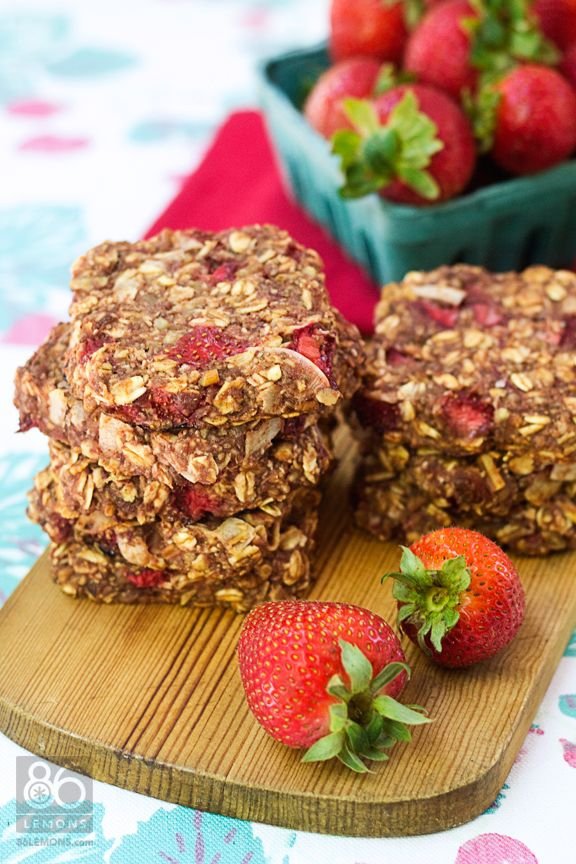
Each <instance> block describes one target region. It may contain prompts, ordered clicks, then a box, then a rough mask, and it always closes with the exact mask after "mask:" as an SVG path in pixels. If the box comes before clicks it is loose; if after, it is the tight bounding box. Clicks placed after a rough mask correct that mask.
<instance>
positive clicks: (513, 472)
mask: <svg viewBox="0 0 576 864" xmlns="http://www.w3.org/2000/svg"><path fill="white" fill-rule="evenodd" d="M375 323H376V332H375V337H374V340H373V342H372V344H371V345H370V346H369V348H368V363H367V369H366V373H365V376H364V381H363V388H362V390H361V391H360V392H359V393H358V394H357V396H356V397H355V400H354V404H355V409H356V419H357V421H358V435H359V438H360V441H361V450H362V457H361V464H360V468H359V471H358V475H357V478H356V484H355V490H354V498H355V512H356V521H357V523H358V524H359V525H360V526H361V527H363V528H366V529H368V530H369V531H371V532H372V533H373V534H375V535H376V536H377V537H379V538H381V539H391V538H393V539H394V540H395V541H397V542H407V543H410V542H412V541H413V540H415V539H416V538H417V537H419V536H421V535H422V534H424V533H426V532H428V531H431V530H433V529H435V528H440V527H443V526H447V525H452V524H456V525H460V526H463V527H471V528H475V529H477V530H478V531H481V532H483V533H484V534H487V535H488V536H489V537H491V538H492V539H494V540H495V541H496V542H498V543H499V544H500V545H502V546H505V547H508V548H509V549H512V550H515V551H517V552H520V553H523V554H530V555H544V554H546V553H548V552H552V551H556V550H561V549H566V548H574V547H576V353H575V349H576V274H574V273H571V272H567V271H553V270H550V269H548V268H546V267H532V268H530V269H528V270H525V271H524V272H523V273H519V274H518V273H505V274H492V273H489V272H487V271H486V270H484V269H481V268H479V267H472V266H466V265H459V266H453V267H441V268H439V269H437V270H435V271H433V272H430V273H417V272H414V273H409V274H407V276H406V277H405V279H404V281H403V282H401V283H399V284H392V285H387V286H385V288H384V289H383V292H382V297H381V300H380V303H379V304H378V307H377V310H376V322H375Z"/></svg>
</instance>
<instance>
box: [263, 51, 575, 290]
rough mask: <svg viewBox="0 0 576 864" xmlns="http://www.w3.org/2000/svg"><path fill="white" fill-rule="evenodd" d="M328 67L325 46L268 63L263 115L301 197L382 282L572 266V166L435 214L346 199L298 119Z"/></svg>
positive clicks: (477, 194)
mask: <svg viewBox="0 0 576 864" xmlns="http://www.w3.org/2000/svg"><path fill="white" fill-rule="evenodd" d="M328 62H329V61H328V54H327V51H326V48H325V46H322V47H319V48H315V49H308V50H300V51H293V52H290V53H289V54H284V55H282V56H279V57H277V58H274V59H272V60H269V61H268V62H267V63H266V64H265V65H264V66H263V69H262V88H261V94H262V107H263V110H264V113H265V116H266V120H267V125H268V129H269V131H270V134H271V137H272V140H273V142H274V145H275V147H276V150H277V152H278V155H279V157H280V162H281V165H282V167H283V170H284V174H285V176H286V179H287V181H288V184H289V187H291V189H292V192H293V194H294V196H295V198H296V199H297V200H298V201H299V202H300V203H301V204H302V205H303V206H304V208H305V209H306V210H307V211H308V212H309V213H310V214H311V215H312V216H313V217H314V218H315V219H316V220H318V221H319V222H320V223H322V224H323V225H325V226H326V227H327V228H328V230H329V231H330V233H331V234H332V235H333V236H334V237H335V238H336V240H338V241H339V242H340V244H341V245H342V246H343V247H345V248H346V249H347V250H348V251H349V253H350V254H351V255H352V257H353V258H355V259H356V260H357V261H359V262H360V263H361V264H362V265H363V266H364V267H365V268H366V269H367V270H368V272H369V273H371V274H372V276H373V277H374V278H375V279H376V281H377V282H379V283H383V282H387V281H390V280H395V279H401V278H402V277H403V276H404V274H405V273H406V272H407V271H408V270H429V269H431V268H433V267H437V266H439V265H440V264H453V263H455V262H462V261H464V262H468V263H470V264H482V265H484V266H485V267H488V268H489V269H491V270H495V271H503V270H521V269H523V268H524V267H527V266H528V265H529V264H548V265H550V266H552V267H566V266H569V265H570V264H571V262H572V261H573V260H574V258H575V257H576V160H574V159H573V160H570V161H567V162H564V163H562V164H561V165H558V166H556V167H554V168H551V169H549V170H548V171H543V172H541V173H539V174H536V175H533V176H531V177H520V178H513V179H505V180H503V181H501V182H495V183H492V184H491V185H487V186H484V187H482V188H478V189H476V190H475V191H472V192H470V193H468V194H466V195H462V196H460V197H459V198H455V199H453V200H452V201H447V202H446V203H444V204H437V205H433V206H429V207H421V208H418V207H409V206H405V205H398V204H391V203H388V202H386V201H384V200H383V199H382V198H380V197H379V196H378V195H368V196H366V197H365V198H361V199H357V200H354V201H345V200H343V199H342V198H341V197H340V195H339V193H338V188H339V186H340V185H341V183H342V177H341V174H340V169H339V165H338V159H337V158H336V157H335V156H333V155H332V154H331V152H330V143H329V142H328V141H326V140H324V139H323V138H322V137H321V136H320V135H319V134H318V133H316V132H315V131H314V130H313V129H312V128H311V127H310V126H309V124H308V123H307V122H306V120H305V119H304V117H303V115H302V114H301V112H300V110H299V107H300V106H301V104H302V102H303V100H304V98H305V95H306V93H307V92H308V90H309V88H310V87H311V85H312V83H313V82H314V81H315V79H316V77H317V76H318V75H319V73H320V72H321V71H322V70H323V69H325V68H327V66H328Z"/></svg>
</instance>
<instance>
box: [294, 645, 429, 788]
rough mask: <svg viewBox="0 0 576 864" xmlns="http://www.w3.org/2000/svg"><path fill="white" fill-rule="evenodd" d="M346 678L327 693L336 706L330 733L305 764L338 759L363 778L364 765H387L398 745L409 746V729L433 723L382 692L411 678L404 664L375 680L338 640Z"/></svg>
mask: <svg viewBox="0 0 576 864" xmlns="http://www.w3.org/2000/svg"><path fill="white" fill-rule="evenodd" d="M339 646H340V656H341V660H342V668H343V669H344V672H345V673H346V677H347V679H348V682H347V683H346V682H345V681H344V679H343V678H342V676H340V675H333V676H332V678H331V679H330V681H329V682H328V685H327V688H326V689H327V692H328V693H329V694H330V695H331V696H333V697H335V699H336V700H337V701H335V702H334V704H333V705H332V706H331V707H330V732H329V733H328V734H327V735H325V736H324V737H323V738H320V739H319V740H318V741H316V742H315V743H314V744H313V745H312V746H311V747H310V748H309V749H308V750H307V751H306V753H305V754H304V756H303V757H302V761H303V762H324V761H326V760H327V759H333V758H334V757H336V758H337V759H339V760H340V762H342V763H343V764H344V765H346V766H347V767H348V768H350V769H351V770H352V771H356V772H357V773H359V774H364V773H366V772H367V771H368V770H369V769H368V768H367V766H366V764H365V760H373V761H375V762H385V761H386V760H387V759H388V753H387V751H388V750H389V749H390V748H391V747H393V746H394V744H395V743H396V742H397V741H410V739H411V735H410V730H409V728H408V726H417V725H422V724H423V723H429V722H430V720H429V718H428V717H426V716H425V711H424V709H423V708H422V707H420V706H419V705H402V704H401V703H400V702H397V701H396V699H393V698H392V697H391V696H387V695H386V694H383V693H382V692H381V691H382V690H383V689H384V687H386V685H387V684H389V683H390V682H391V681H393V680H394V679H395V678H396V677H397V676H398V675H400V674H401V673H403V672H405V673H406V674H407V675H408V676H409V675H410V668H409V666H407V665H406V663H400V662H394V663H389V664H388V665H387V666H385V667H384V669H382V670H381V671H380V672H379V673H378V675H376V676H374V673H373V669H372V664H371V663H370V661H369V660H368V658H367V657H366V656H365V655H364V654H363V652H362V651H361V650H360V648H358V647H357V646H356V645H352V644H351V643H350V642H346V641H345V640H344V639H340V640H339Z"/></svg>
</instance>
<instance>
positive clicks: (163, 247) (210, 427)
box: [15, 226, 364, 611]
mask: <svg viewBox="0 0 576 864" xmlns="http://www.w3.org/2000/svg"><path fill="white" fill-rule="evenodd" d="M72 287H73V291H74V299H73V303H72V307H71V315H72V320H71V322H70V323H69V324H60V325H57V327H55V328H54V330H53V331H52V333H51V334H50V336H49V338H48V340H47V341H46V342H45V343H44V345H42V346H40V348H39V349H38V350H37V351H36V353H35V354H34V355H33V357H31V358H30V360H29V361H28V363H26V364H25V366H23V367H21V368H20V369H19V370H18V373H17V376H16V396H15V402H16V405H17V407H18V409H19V413H20V424H21V429H22V430H26V429H29V428H32V427H38V428H39V429H40V430H41V431H42V432H44V434H46V435H48V437H49V438H50V458H51V462H50V465H49V466H48V468H46V469H45V470H44V471H42V472H40V474H39V475H38V477H37V478H36V482H35V487H34V490H33V491H32V493H31V496H30V509H29V515H30V516H31V518H32V519H33V520H34V521H36V522H38V523H39V524H41V525H42V527H43V528H44V530H46V532H47V533H48V534H49V536H50V538H51V540H52V542H53V546H52V552H51V556H52V562H53V572H54V577H55V579H56V581H57V582H58V584H60V585H61V586H62V587H63V588H64V590H65V591H66V592H67V593H68V594H71V595H74V596H79V597H80V596H88V597H90V598H91V599H94V600H101V601H104V602H108V603H109V602H113V601H119V602H151V601H158V600H159V601H166V602H178V603H181V604H187V603H191V604H198V603H199V604H200V605H209V604H217V605H227V606H231V607H232V608H234V609H236V610H238V611H245V610H246V609H248V608H250V606H251V605H252V604H253V603H256V602H259V601H261V600H263V599H279V598H282V597H290V596H301V595H302V594H303V593H305V591H306V589H307V588H308V586H309V584H310V580H311V575H310V573H311V571H310V560H309V556H310V553H311V552H312V550H313V547H314V533H315V527H316V522H317V507H318V504H319V500H320V493H319V492H318V486H319V485H320V483H321V481H322V479H323V477H324V476H325V474H326V473H327V472H328V471H329V469H330V467H331V465H332V462H333V454H332V449H331V444H330V441H329V438H328V436H327V434H326V431H325V429H326V428H327V427H328V425H329V424H330V423H331V422H332V419H333V416H334V412H335V409H336V406H337V405H338V404H339V403H340V402H341V401H342V399H344V398H349V397H350V396H352V395H353V393H354V391H355V390H356V388H357V387H358V384H359V374H360V373H359V369H360V367H361V364H362V362H363V356H364V355H363V350H364V349H363V344H362V340H361V339H360V335H359V333H358V331H357V329H356V328H355V327H353V326H352V325H350V324H348V323H347V322H345V321H344V320H343V319H342V317H341V316H340V315H339V313H338V312H337V311H336V310H334V309H333V308H332V307H331V305H330V302H329V298H328V295H327V293H326V290H325V287H324V277H323V274H322V270H321V264H320V260H319V258H318V256H317V255H316V253H315V252H313V251H312V250H308V249H305V248H304V247H301V246H298V245H297V244H296V243H295V242H294V241H293V240H292V239H291V238H290V237H289V235H288V234H286V233H285V232H282V231H280V230H278V229H276V228H273V227H270V226H264V227H260V226H250V227H248V228H243V229H241V230H230V231H225V232H220V233H218V234H208V233H207V232H199V231H185V232H172V231H164V232H162V234H160V235H158V236H157V237H155V238H152V239H151V240H148V241H141V242H138V243H135V244H129V243H105V244H102V245H101V246H99V247H97V248H96V249H94V250H92V251H90V252H88V253H87V254H86V255H85V256H84V257H83V258H82V259H80V262H79V263H78V264H77V265H76V267H75V270H74V278H73V282H72ZM144 382H145V383H144ZM134 573H136V576H133V575H131V574H134ZM138 573H144V574H145V575H144V576H139V575H138ZM151 573H153V574H160V575H157V576H154V578H153V577H152V576H151V575H150V574H151Z"/></svg>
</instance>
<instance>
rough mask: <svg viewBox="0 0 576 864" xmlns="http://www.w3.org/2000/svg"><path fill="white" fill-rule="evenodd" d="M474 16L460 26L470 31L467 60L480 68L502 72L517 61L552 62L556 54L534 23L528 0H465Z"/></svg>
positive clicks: (556, 51)
mask: <svg viewBox="0 0 576 864" xmlns="http://www.w3.org/2000/svg"><path fill="white" fill-rule="evenodd" d="M469 2H470V6H471V7H472V8H473V9H474V11H475V12H476V16H475V17H470V18H465V19H464V20H463V21H462V26H463V27H464V29H465V30H467V32H468V33H469V34H470V60H471V62H472V65H473V66H474V67H475V68H476V69H479V70H480V71H481V72H504V71H506V70H508V69H511V68H512V67H513V66H516V65H517V64H518V63H543V64H545V65H555V64H557V63H558V62H559V59H560V55H559V53H558V50H557V48H556V47H555V46H554V45H553V43H552V42H550V40H548V39H547V38H546V37H545V36H544V34H543V33H542V31H541V30H540V27H539V25H538V21H537V19H536V17H535V15H534V13H533V11H532V8H531V7H532V0H469Z"/></svg>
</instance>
